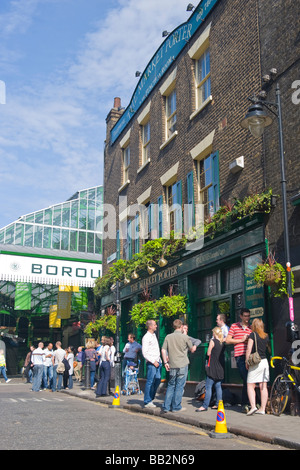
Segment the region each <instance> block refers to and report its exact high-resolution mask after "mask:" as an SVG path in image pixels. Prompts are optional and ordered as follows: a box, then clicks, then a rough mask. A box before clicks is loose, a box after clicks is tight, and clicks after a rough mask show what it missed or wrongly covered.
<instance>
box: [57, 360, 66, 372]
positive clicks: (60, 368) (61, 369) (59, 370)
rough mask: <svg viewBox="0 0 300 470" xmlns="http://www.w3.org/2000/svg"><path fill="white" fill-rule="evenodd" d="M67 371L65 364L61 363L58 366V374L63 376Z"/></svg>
mask: <svg viewBox="0 0 300 470" xmlns="http://www.w3.org/2000/svg"><path fill="white" fill-rule="evenodd" d="M64 371H65V364H64V363H63V362H59V364H58V366H57V369H56V372H57V373H58V374H63V373H64Z"/></svg>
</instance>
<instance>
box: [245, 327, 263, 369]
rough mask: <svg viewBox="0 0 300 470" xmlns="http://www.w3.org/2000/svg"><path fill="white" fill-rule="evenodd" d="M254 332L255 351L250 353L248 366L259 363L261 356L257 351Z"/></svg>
mask: <svg viewBox="0 0 300 470" xmlns="http://www.w3.org/2000/svg"><path fill="white" fill-rule="evenodd" d="M253 334H254V341H255V349H256V351H255V352H254V353H252V354H250V356H249V359H248V361H247V364H248V366H256V365H257V364H259V363H260V361H261V357H260V355H259V353H258V351H257V340H256V333H253Z"/></svg>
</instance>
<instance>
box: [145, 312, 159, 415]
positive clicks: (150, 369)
mask: <svg viewBox="0 0 300 470" xmlns="http://www.w3.org/2000/svg"><path fill="white" fill-rule="evenodd" d="M146 327H147V333H146V334H145V335H144V336H143V339H142V353H143V356H144V358H145V359H146V370H147V379H146V385H145V391H144V406H145V408H156V405H154V403H153V400H154V398H155V394H156V391H157V389H158V386H159V384H160V381H161V367H162V362H161V358H160V350H159V344H158V341H157V337H156V334H155V331H156V329H157V324H156V321H155V320H148V321H147V323H146Z"/></svg>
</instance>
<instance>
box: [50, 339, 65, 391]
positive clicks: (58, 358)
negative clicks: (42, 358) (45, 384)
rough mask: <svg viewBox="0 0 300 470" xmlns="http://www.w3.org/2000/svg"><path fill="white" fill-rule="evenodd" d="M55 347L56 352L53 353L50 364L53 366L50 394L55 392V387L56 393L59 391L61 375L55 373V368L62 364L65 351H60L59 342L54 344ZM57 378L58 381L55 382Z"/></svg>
mask: <svg viewBox="0 0 300 470" xmlns="http://www.w3.org/2000/svg"><path fill="white" fill-rule="evenodd" d="M55 346H56V350H55V351H54V353H53V356H52V364H53V381H52V392H56V386H57V391H60V390H61V387H62V381H63V374H58V373H57V366H58V364H59V363H60V362H62V360H63V358H64V357H65V355H66V351H65V350H64V349H62V347H61V342H60V341H57V342H56V343H55ZM57 376H58V380H57ZM56 382H57V383H56Z"/></svg>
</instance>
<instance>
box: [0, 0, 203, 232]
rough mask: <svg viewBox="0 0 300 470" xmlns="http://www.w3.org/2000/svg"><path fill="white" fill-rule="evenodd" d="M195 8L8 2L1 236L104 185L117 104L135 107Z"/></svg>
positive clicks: (1, 112) (124, 2)
mask: <svg viewBox="0 0 300 470" xmlns="http://www.w3.org/2000/svg"><path fill="white" fill-rule="evenodd" d="M188 3H189V2H187V1H185V0H139V1H138V2H137V1H136V0H108V1H107V0H0V80H1V81H2V82H4V83H5V87H6V103H5V104H0V201H1V209H0V228H1V227H4V226H5V225H7V224H9V223H11V222H13V221H14V220H16V219H17V218H18V217H20V216H21V215H24V214H27V213H30V212H34V211H36V210H39V209H42V208H44V207H48V206H50V205H52V204H56V203H59V202H63V201H64V200H66V199H68V198H69V197H70V196H72V195H73V194H74V193H75V192H76V191H77V190H78V189H85V188H88V187H92V186H96V185H98V184H101V183H102V177H103V171H102V165H103V147H104V140H105V134H106V129H105V118H106V116H107V114H108V112H109V111H110V109H111V107H112V106H113V100H114V97H116V96H119V97H120V98H121V100H122V106H124V107H127V105H128V103H129V101H130V97H131V95H132V93H133V91H134V89H135V87H136V84H137V80H138V79H137V78H135V72H136V70H140V71H143V70H144V68H145V67H146V65H147V63H148V62H149V60H150V59H151V57H152V55H153V54H154V53H155V51H156V50H157V48H158V47H159V46H160V44H161V43H162V41H163V38H162V36H161V33H162V31H163V30H168V31H172V30H173V29H175V28H176V27H177V26H178V25H180V24H181V23H183V22H185V21H186V20H187V19H188V18H189V16H190V14H191V13H189V12H186V6H187V4H188ZM197 4H198V2H196V3H195V5H197Z"/></svg>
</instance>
